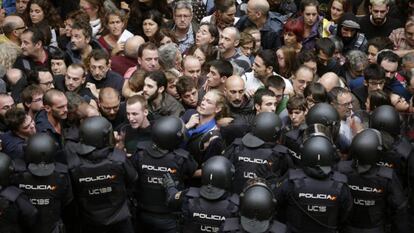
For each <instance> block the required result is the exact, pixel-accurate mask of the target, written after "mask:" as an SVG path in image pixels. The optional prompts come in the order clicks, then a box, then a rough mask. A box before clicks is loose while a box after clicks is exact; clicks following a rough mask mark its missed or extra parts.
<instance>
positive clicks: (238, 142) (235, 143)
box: [233, 138, 243, 146]
mask: <svg viewBox="0 0 414 233" xmlns="http://www.w3.org/2000/svg"><path fill="white" fill-rule="evenodd" d="M233 144H234V145H238V146H240V145H242V144H243V142H242V139H241V138H236V139H234V141H233Z"/></svg>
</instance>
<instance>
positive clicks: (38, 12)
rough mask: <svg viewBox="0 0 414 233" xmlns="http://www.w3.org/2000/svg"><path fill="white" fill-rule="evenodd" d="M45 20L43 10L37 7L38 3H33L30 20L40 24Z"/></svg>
mask: <svg viewBox="0 0 414 233" xmlns="http://www.w3.org/2000/svg"><path fill="white" fill-rule="evenodd" d="M44 18H45V13H44V11H43V9H42V8H41V7H40V6H39V5H37V4H36V3H33V4H31V5H30V20H31V21H32V23H34V24H36V23H40V22H42V20H43V19H44Z"/></svg>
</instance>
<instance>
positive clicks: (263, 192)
mask: <svg viewBox="0 0 414 233" xmlns="http://www.w3.org/2000/svg"><path fill="white" fill-rule="evenodd" d="M275 205H276V199H275V198H274V196H273V192H272V190H271V189H270V188H269V186H268V185H267V184H266V183H265V181H264V180H262V179H254V180H250V181H249V183H248V185H247V186H246V187H245V188H244V190H243V192H242V193H241V194H240V217H241V219H240V220H241V221H240V222H241V225H242V227H243V229H244V230H246V231H247V232H266V231H267V230H268V228H269V225H270V221H271V219H272V217H273V214H274V210H275Z"/></svg>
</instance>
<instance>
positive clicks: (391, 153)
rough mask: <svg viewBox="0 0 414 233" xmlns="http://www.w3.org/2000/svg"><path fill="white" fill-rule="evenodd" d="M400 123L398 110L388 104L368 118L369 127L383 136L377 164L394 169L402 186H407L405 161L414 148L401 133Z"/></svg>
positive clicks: (377, 109)
mask: <svg viewBox="0 0 414 233" xmlns="http://www.w3.org/2000/svg"><path fill="white" fill-rule="evenodd" d="M401 123H402V122H401V121H400V116H399V114H398V112H397V111H396V110H395V108H394V107H392V106H388V105H383V106H380V107H378V108H376V109H375V110H374V111H373V112H372V114H371V116H370V118H369V126H370V128H373V129H376V130H379V131H380V132H381V136H382V138H383V144H384V151H383V156H382V158H381V159H380V161H379V162H378V165H380V166H383V167H389V168H392V169H394V170H395V171H396V173H397V175H398V177H399V179H400V181H401V183H402V185H403V187H404V188H407V186H408V180H407V177H408V174H407V172H408V171H407V161H408V160H409V157H410V154H412V153H413V152H414V148H413V146H412V145H411V144H410V142H409V141H408V140H407V138H406V137H404V136H402V135H401V133H400V131H401Z"/></svg>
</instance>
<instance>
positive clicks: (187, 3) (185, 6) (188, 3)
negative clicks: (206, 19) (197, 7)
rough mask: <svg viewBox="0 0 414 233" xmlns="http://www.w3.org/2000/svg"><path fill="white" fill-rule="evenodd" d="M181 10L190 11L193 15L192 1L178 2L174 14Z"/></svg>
mask: <svg viewBox="0 0 414 233" xmlns="http://www.w3.org/2000/svg"><path fill="white" fill-rule="evenodd" d="M179 9H188V10H190V12H191V14H192V13H193V5H192V4H191V0H190V1H185V0H184V1H178V2H177V3H175V5H174V14H175V12H176V11H177V10H179Z"/></svg>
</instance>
